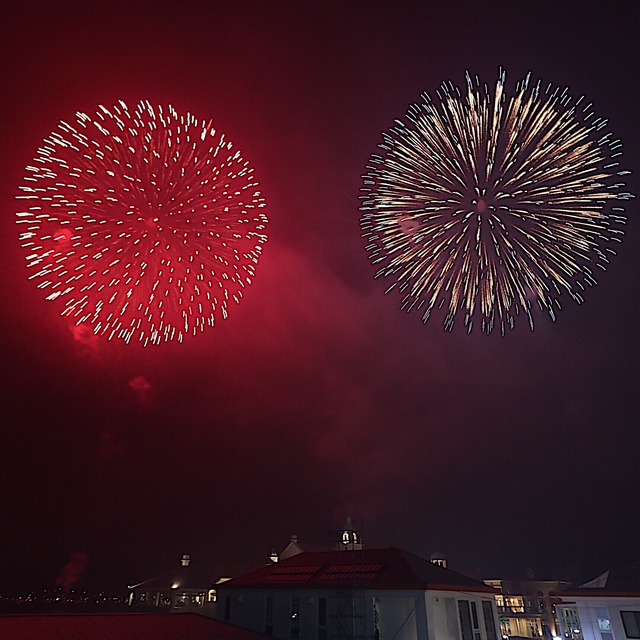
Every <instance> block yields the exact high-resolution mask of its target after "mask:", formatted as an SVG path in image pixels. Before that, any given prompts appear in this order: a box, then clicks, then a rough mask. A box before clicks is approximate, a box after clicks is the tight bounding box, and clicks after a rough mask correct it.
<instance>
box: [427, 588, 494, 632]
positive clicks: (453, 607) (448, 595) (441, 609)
mask: <svg viewBox="0 0 640 640" xmlns="http://www.w3.org/2000/svg"><path fill="white" fill-rule="evenodd" d="M425 597H426V618H427V620H429V640H461V638H462V631H461V628H460V615H459V612H458V611H459V610H458V602H459V601H460V600H466V601H468V602H475V603H476V610H477V613H478V622H479V625H480V629H479V631H480V637H481V638H482V640H501V639H500V621H499V619H498V613H497V608H496V603H495V598H494V596H493V594H480V593H475V592H460V591H427V592H426V594H425ZM483 602H488V603H489V604H490V606H491V616H492V618H493V628H494V629H495V638H488V637H487V625H486V622H485V619H484V607H483V605H482V603H483Z"/></svg>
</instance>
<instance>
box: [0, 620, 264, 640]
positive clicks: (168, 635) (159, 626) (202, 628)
mask: <svg viewBox="0 0 640 640" xmlns="http://www.w3.org/2000/svg"><path fill="white" fill-rule="evenodd" d="M264 637H265V636H262V635H260V634H257V633H253V632H252V631H247V630H245V629H240V628H239V627H235V626H233V625H230V624H225V623H224V622H219V621H217V620H212V619H210V618H205V617H203V616H199V615H197V614H194V613H178V614H171V613H167V614H158V613H123V614H120V613H113V614H96V615H93V614H79V615H71V614H69V615H57V616H56V615H15V616H0V638H7V639H9V638H10V639H11V640H176V639H178V638H184V639H188V640H261V639H264Z"/></svg>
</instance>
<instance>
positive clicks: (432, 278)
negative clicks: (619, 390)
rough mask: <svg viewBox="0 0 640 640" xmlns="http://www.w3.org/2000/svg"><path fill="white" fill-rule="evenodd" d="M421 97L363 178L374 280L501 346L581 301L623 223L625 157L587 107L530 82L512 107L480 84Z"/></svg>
mask: <svg viewBox="0 0 640 640" xmlns="http://www.w3.org/2000/svg"><path fill="white" fill-rule="evenodd" d="M466 80H467V83H466V85H467V86H466V93H465V94H463V93H462V92H461V91H460V90H459V89H458V88H457V87H455V86H454V85H453V84H452V83H448V82H445V83H443V84H442V85H441V87H440V89H439V90H438V91H437V92H436V94H437V96H438V99H439V102H435V101H433V100H432V99H431V98H430V97H429V95H428V94H426V93H425V94H422V96H421V98H422V102H421V103H419V104H412V105H410V107H409V109H408V111H407V115H406V119H407V121H408V122H407V123H405V122H403V121H401V120H396V121H395V125H394V126H393V127H392V128H391V129H390V130H389V132H384V133H383V134H382V137H383V142H382V144H380V149H381V151H382V152H381V153H376V154H373V155H372V156H371V158H370V160H369V164H368V165H367V172H366V174H365V175H364V176H363V180H364V186H363V188H362V194H363V195H362V196H361V200H362V204H361V207H360V210H361V227H362V230H363V237H364V238H366V250H367V252H368V254H369V258H370V260H371V261H372V263H373V264H375V265H377V266H378V270H377V272H376V277H380V276H383V277H388V278H391V279H392V280H393V282H392V284H391V285H390V286H389V287H388V288H387V292H388V291H391V290H392V289H394V288H397V289H398V290H399V291H400V292H401V293H402V294H403V299H402V308H403V309H405V310H407V311H410V310H412V309H414V308H416V309H420V310H421V312H422V319H423V321H424V322H427V320H428V319H429V317H430V316H431V315H432V312H433V311H434V310H439V309H443V308H444V312H445V319H444V326H445V329H447V330H451V329H452V328H453V325H454V321H455V319H456V316H457V315H458V314H461V315H463V316H464V323H465V326H466V327H467V331H468V332H471V330H472V328H473V325H474V322H477V321H479V323H480V326H481V330H482V331H483V332H484V333H487V334H489V333H491V331H492V330H493V329H494V327H495V325H496V322H497V323H498V324H499V326H500V329H501V332H502V333H503V334H504V332H505V328H506V327H510V328H513V327H514V325H515V316H517V315H518V314H519V313H521V312H522V313H524V314H525V315H526V316H527V318H528V321H529V325H530V327H531V329H532V330H533V315H532V310H533V305H534V304H535V303H537V305H538V307H539V308H540V309H541V310H546V311H547V312H548V313H549V314H550V316H551V317H552V319H555V314H556V309H559V308H560V301H559V297H560V294H561V292H563V291H564V292H567V293H568V294H569V295H570V296H571V297H572V298H573V299H574V300H576V302H578V303H580V302H582V301H583V295H582V294H583V292H584V289H585V285H588V286H592V285H594V284H596V280H595V278H594V277H593V271H592V269H591V268H590V267H589V263H593V264H595V265H596V266H597V267H599V268H601V269H605V268H606V265H607V264H608V262H609V257H610V256H611V255H615V250H614V249H613V247H612V245H615V244H616V243H619V242H621V240H622V235H623V231H622V229H621V227H622V226H623V225H624V224H625V222H626V217H625V215H624V206H623V205H624V201H626V200H629V199H630V198H632V197H633V195H632V194H630V193H628V192H627V191H625V190H624V187H625V185H624V182H623V181H622V180H623V178H622V176H625V175H627V174H628V173H629V172H628V171H623V170H621V169H620V168H619V158H620V157H621V155H622V144H621V142H620V140H617V139H615V138H614V137H613V136H612V134H611V133H609V132H606V131H605V127H606V124H607V122H606V120H603V119H602V118H598V117H596V115H595V114H594V112H593V110H592V107H591V104H583V102H584V101H583V98H579V99H578V100H575V101H573V100H572V99H571V97H570V95H569V93H568V90H567V89H560V88H554V87H553V86H552V85H548V86H547V87H546V88H544V89H543V88H542V86H541V83H540V82H537V83H536V84H534V85H531V81H530V80H531V79H530V76H527V77H526V78H525V79H524V80H522V81H521V82H519V83H518V84H517V85H516V88H515V91H514V93H513V95H512V96H511V97H508V96H507V93H506V91H505V73H504V71H502V70H501V71H500V74H499V77H498V80H497V82H496V86H495V91H494V93H493V95H492V94H491V92H490V91H489V89H488V87H487V86H486V85H484V86H481V85H480V81H479V80H478V78H477V77H475V78H472V77H471V76H470V75H469V74H467V77H466Z"/></svg>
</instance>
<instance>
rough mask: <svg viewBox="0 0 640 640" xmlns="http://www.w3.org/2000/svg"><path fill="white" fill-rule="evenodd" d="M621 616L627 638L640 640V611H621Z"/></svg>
mask: <svg viewBox="0 0 640 640" xmlns="http://www.w3.org/2000/svg"><path fill="white" fill-rule="evenodd" d="M620 616H621V617H622V624H623V625H624V633H625V635H626V636H627V638H640V611H621V612H620Z"/></svg>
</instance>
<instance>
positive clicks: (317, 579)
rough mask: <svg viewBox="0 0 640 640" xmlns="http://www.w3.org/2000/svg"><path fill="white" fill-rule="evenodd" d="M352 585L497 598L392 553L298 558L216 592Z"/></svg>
mask: <svg viewBox="0 0 640 640" xmlns="http://www.w3.org/2000/svg"><path fill="white" fill-rule="evenodd" d="M353 584H357V585H358V586H359V587H360V588H363V587H364V588H368V589H419V590H425V589H438V590H442V591H480V592H484V593H497V591H496V590H495V589H493V588H492V587H489V586H487V585H485V584H484V583H482V582H478V581H477V580H473V579H472V578H468V577H467V576H463V575H461V574H459V573H456V572H455V571H451V570H449V569H445V568H443V567H440V566H438V565H436V564H434V563H433V562H430V561H429V560H424V559H423V558H419V557H418V556H414V555H413V554H411V553H407V552H406V551H401V550H400V549H394V548H389V549H363V550H361V551H315V552H308V553H300V554H298V555H296V556H293V557H291V558H287V559H286V560H282V561H281V562H278V563H275V564H271V565H267V566H265V567H261V568H260V569H257V570H255V571H251V572H250V573H245V574H244V575H241V576H238V577H237V578H234V579H232V580H229V581H228V582H225V583H224V584H221V585H219V586H218V589H219V591H223V590H225V589H235V588H264V589H268V588H271V589H287V588H295V589H332V588H337V587H339V588H344V587H345V586H349V585H353Z"/></svg>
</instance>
